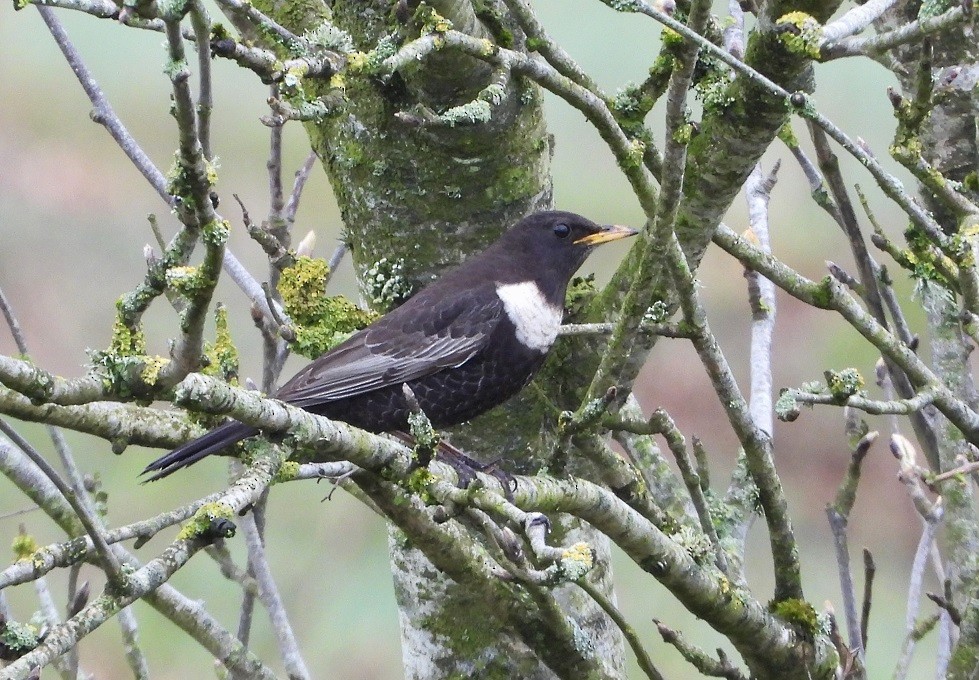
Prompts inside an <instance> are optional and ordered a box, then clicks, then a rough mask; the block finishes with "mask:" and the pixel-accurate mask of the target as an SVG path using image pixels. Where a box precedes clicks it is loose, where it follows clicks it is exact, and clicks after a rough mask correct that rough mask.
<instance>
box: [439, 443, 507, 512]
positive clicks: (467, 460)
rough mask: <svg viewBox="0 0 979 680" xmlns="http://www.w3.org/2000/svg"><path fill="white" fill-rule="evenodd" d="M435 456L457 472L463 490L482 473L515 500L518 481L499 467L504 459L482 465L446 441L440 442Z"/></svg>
mask: <svg viewBox="0 0 979 680" xmlns="http://www.w3.org/2000/svg"><path fill="white" fill-rule="evenodd" d="M435 456H436V458H437V459H438V460H440V461H442V462H443V463H445V464H446V465H450V466H451V467H452V469H453V470H455V471H456V475H457V476H458V477H459V486H460V487H462V488H463V489H466V488H469V485H470V484H471V483H472V481H473V480H474V479H476V474H477V473H479V472H482V473H484V474H487V475H490V476H491V477H493V478H494V479H496V480H497V481H498V482H499V483H500V485H501V486H502V487H503V492H504V493H505V494H506V497H507V498H508V499H512V498H513V492H514V491H515V490H516V488H517V480H516V479H514V477H513V475H511V474H510V473H509V472H507V471H506V470H503V469H501V468H500V467H499V463H500V461H501V460H502V459H500V458H497V459H496V460H493V461H490V462H489V463H482V462H480V461H478V460H476V459H475V458H472V457H470V456H467V455H466V454H465V453H463V452H462V451H461V450H460V449H458V448H456V447H455V446H453V445H452V444H450V443H448V442H445V441H442V442H439V445H438V449H437V450H436V454H435Z"/></svg>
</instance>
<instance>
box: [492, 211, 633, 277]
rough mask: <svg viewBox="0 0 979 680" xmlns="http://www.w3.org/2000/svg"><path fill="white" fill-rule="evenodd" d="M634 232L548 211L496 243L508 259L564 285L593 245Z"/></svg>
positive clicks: (577, 216) (532, 216) (584, 218)
mask: <svg viewBox="0 0 979 680" xmlns="http://www.w3.org/2000/svg"><path fill="white" fill-rule="evenodd" d="M637 233H638V232H637V231H636V230H635V229H630V228H628V227H620V226H618V225H601V224H596V223H595V222H592V221H591V220H589V219H588V218H586V217H582V216H581V215H577V214H575V213H572V212H564V211H561V210H551V211H545V212H538V213H534V214H532V215H528V216H527V217H525V218H524V219H522V220H520V221H519V222H517V224H516V225H514V226H513V227H512V228H511V229H510V230H509V231H508V232H507V233H506V234H505V235H504V236H503V237H502V238H501V239H500V241H499V243H500V244H501V245H502V246H503V247H504V249H505V252H506V253H507V254H509V255H510V256H511V257H514V258H520V259H526V260H527V261H530V262H533V263H535V269H537V270H538V271H539V272H540V273H544V272H549V273H550V275H551V277H555V278H557V279H558V280H562V281H563V283H564V284H567V281H568V280H569V279H570V278H571V276H572V275H573V274H574V273H575V272H576V271H577V270H578V268H579V267H580V266H581V265H582V263H584V261H585V258H586V257H588V253H590V252H591V251H592V250H593V249H594V248H595V246H597V245H599V244H602V243H608V242H610V241H617V240H619V239H621V238H626V237H628V236H634V235H635V234H637Z"/></svg>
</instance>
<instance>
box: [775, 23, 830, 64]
mask: <svg viewBox="0 0 979 680" xmlns="http://www.w3.org/2000/svg"><path fill="white" fill-rule="evenodd" d="M776 26H778V27H779V28H781V29H783V30H782V32H781V33H779V40H780V41H781V42H782V44H783V45H785V48H786V49H787V50H788V51H789V52H792V53H793V54H799V55H803V56H807V57H810V58H812V59H818V58H819V43H820V42H821V41H822V37H823V26H822V24H820V23H819V22H818V21H816V20H815V19H814V18H813V17H812V16H810V15H809V14H806V13H805V12H789V13H788V14H783V15H782V16H781V17H779V19H778V21H777V22H776Z"/></svg>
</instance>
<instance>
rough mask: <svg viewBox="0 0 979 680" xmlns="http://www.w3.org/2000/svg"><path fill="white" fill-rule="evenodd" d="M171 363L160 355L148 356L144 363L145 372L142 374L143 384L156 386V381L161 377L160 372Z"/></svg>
mask: <svg viewBox="0 0 979 680" xmlns="http://www.w3.org/2000/svg"><path fill="white" fill-rule="evenodd" d="M169 363H170V360H169V359H167V358H166V357H161V356H159V355H154V356H148V357H146V359H145V361H144V362H143V372H142V373H141V374H140V376H139V377H140V378H142V380H143V382H144V383H146V384H147V385H155V384H156V379H157V378H159V377H160V371H161V370H163V367H164V366H166V365H167V364H169Z"/></svg>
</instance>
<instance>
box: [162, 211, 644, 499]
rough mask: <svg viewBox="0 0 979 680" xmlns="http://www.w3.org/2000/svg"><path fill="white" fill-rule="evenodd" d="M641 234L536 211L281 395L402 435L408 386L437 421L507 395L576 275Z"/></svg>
mask: <svg viewBox="0 0 979 680" xmlns="http://www.w3.org/2000/svg"><path fill="white" fill-rule="evenodd" d="M637 233H638V232H637V231H636V230H635V229H631V228H628V227H623V226H619V225H599V224H596V223H595V222H592V221H591V220H589V219H587V218H585V217H582V216H581V215H578V214H575V213H572V212H565V211H559V210H552V211H542V212H536V213H532V214H530V215H528V216H527V217H524V218H523V219H521V220H520V221H518V222H517V223H516V224H515V225H513V226H512V227H510V228H509V229H508V230H507V231H505V232H504V233H503V234H502V235H501V236H500V237H499V238H498V239H497V240H496V241H495V242H494V243H493V244H492V245H490V246H489V247H488V248H486V249H485V250H483V251H482V252H480V253H479V254H476V255H473V256H471V257H469V258H468V259H466V260H464V261H463V262H462V263H461V264H459V265H457V266H456V267H454V268H453V269H451V270H449V271H447V272H446V273H445V274H443V275H442V276H441V277H440V278H438V279H436V280H435V281H433V282H432V283H430V284H429V285H427V286H426V287H424V288H422V289H421V290H420V291H418V292H417V293H416V294H415V295H413V296H411V297H409V298H408V299H407V300H406V301H405V302H404V303H403V304H401V306H399V307H396V308H395V309H393V310H392V311H390V312H388V313H387V314H385V315H384V316H382V317H380V318H379V319H377V320H376V321H374V322H373V323H371V324H370V325H369V326H367V327H365V328H363V329H361V330H359V331H357V332H356V333H354V334H353V335H351V336H350V337H349V338H348V339H347V340H345V341H344V342H342V343H340V344H339V345H337V346H336V347H334V348H333V349H330V350H328V351H327V352H326V353H324V354H322V355H321V356H320V357H319V358H317V359H315V360H313V361H312V362H311V363H310V364H308V365H307V366H306V367H305V368H303V369H302V370H300V371H299V372H298V373H297V374H296V375H295V376H294V377H293V378H291V379H290V380H289V381H288V382H286V383H285V384H283V385H282V386H281V387H280V388H279V389H278V391H276V392H275V394H274V395H272V396H273V397H274V398H275V399H279V400H281V401H284V402H286V403H287V404H291V405H292V406H296V407H299V408H302V409H305V410H306V411H309V412H310V413H314V414H317V415H321V416H326V417H328V418H330V419H332V420H339V421H343V422H345V423H348V424H349V425H353V426H355V427H358V428H361V429H363V430H368V431H370V432H375V433H381V432H391V433H404V432H405V431H406V430H407V429H408V415H409V413H410V412H411V411H412V409H413V408H415V407H416V404H414V403H409V401H410V399H411V397H410V394H406V392H407V391H406V390H405V389H404V386H405V385H407V386H408V387H409V388H410V393H412V394H413V395H414V400H415V402H416V403H417V407H420V408H421V410H422V411H423V412H424V413H425V415H426V416H427V417H428V419H429V420H430V421H431V423H432V425H433V426H434V427H436V428H444V427H450V426H452V425H458V424H460V423H464V422H466V421H468V420H471V419H472V418H474V417H476V416H478V415H480V414H482V413H484V412H486V411H488V410H489V409H491V408H493V407H495V406H498V405H500V404H502V403H503V402H505V401H507V400H508V399H509V398H510V397H512V396H514V395H516V394H517V393H518V392H519V391H520V390H521V389H523V388H524V387H525V386H526V385H527V384H529V383H530V381H531V380H532V379H533V377H534V375H535V374H536V373H537V371H538V370H539V369H540V367H541V366H542V365H543V363H544V360H545V358H546V357H547V353H548V351H549V350H550V349H551V347H552V345H553V344H554V342H555V340H556V338H557V336H558V329H559V328H560V326H561V322H562V320H563V315H564V299H565V295H566V292H567V288H568V284H569V282H570V281H571V278H572V277H573V276H574V274H575V272H576V271H577V270H578V268H579V267H581V265H582V264H583V263H584V261H585V259H586V258H587V257H588V254H589V253H590V252H591V251H592V250H593V249H594V248H595V247H596V246H598V245H599V244H602V243H608V242H611V241H616V240H619V239H622V238H626V237H629V236H634V235H635V234H637ZM258 433H259V431H258V429H256V428H254V427H252V426H250V425H246V424H244V423H241V422H238V421H229V422H228V423H226V424H224V425H220V426H218V427H216V428H214V429H212V430H210V431H209V432H207V433H206V434H204V435H203V436H201V437H199V438H197V439H194V440H193V441H190V442H188V443H186V444H184V445H182V446H180V447H179V448H176V449H174V450H173V451H171V452H170V453H168V454H167V455H165V456H162V457H160V458H158V459H157V460H155V461H153V462H152V463H150V464H149V465H148V466H147V467H146V469H145V470H144V471H143V474H144V475H146V474H150V473H153V474H152V476H151V477H149V478H148V479H147V480H146V481H153V480H157V479H161V478H163V477H166V476H168V475H170V474H171V473H173V472H175V471H177V470H179V469H181V468H185V467H187V466H189V465H192V464H193V463H196V462H197V461H199V460H201V459H202V458H205V457H207V456H210V455H211V454H214V453H218V452H220V451H222V450H224V449H226V448H228V447H229V446H231V445H232V444H234V443H235V442H238V441H241V440H243V439H246V438H248V437H251V436H254V435H256V434H258Z"/></svg>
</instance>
